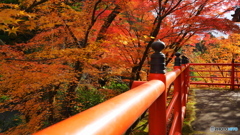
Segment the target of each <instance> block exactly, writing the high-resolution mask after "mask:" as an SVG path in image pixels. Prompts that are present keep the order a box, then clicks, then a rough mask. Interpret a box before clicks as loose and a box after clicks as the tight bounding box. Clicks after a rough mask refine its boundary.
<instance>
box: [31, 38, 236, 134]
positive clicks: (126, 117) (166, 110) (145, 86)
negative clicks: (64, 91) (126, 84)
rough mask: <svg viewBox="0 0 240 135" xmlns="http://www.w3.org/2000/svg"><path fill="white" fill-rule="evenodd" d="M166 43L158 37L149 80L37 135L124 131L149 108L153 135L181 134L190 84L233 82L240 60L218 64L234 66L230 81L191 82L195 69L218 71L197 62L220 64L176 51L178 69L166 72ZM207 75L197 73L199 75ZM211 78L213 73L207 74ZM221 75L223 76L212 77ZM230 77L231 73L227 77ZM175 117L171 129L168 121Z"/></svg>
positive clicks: (176, 66) (150, 132) (117, 132)
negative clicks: (195, 60) (169, 95)
mask: <svg viewBox="0 0 240 135" xmlns="http://www.w3.org/2000/svg"><path fill="white" fill-rule="evenodd" d="M164 47H165V44H164V43H163V42H161V41H156V42H154V43H153V44H152V48H153V49H154V51H155V53H154V54H153V55H152V56H151V68H150V75H149V77H148V80H149V81H146V82H145V81H135V82H134V83H133V85H132V88H131V90H129V91H127V92H125V93H122V94H121V95H119V96H116V97H114V98H112V99H110V100H108V101H105V102H103V103H101V104H99V105H97V106H94V107H92V108H90V109H88V110H86V111H84V112H81V113H79V114H77V115H75V116H72V117H70V118H68V119H66V120H63V121H61V122H59V123H57V124H55V125H52V126H50V127H48V128H46V129H43V130H41V131H39V132H37V133H35V134H34V135H92V134H96V135H122V134H124V133H125V132H126V130H127V129H128V128H129V127H130V126H131V125H132V124H133V123H134V122H135V121H136V120H137V119H138V118H139V117H140V116H141V115H142V114H143V113H144V112H145V111H148V114H149V120H148V123H149V125H148V127H149V133H148V134H149V135H166V134H169V135H181V134H182V126H183V120H184V116H185V110H186V103H187V99H188V92H189V88H190V84H194V85H203V84H204V85H206V84H211V85H229V86H230V88H231V89H234V88H235V87H236V86H240V84H236V81H235V80H236V75H237V71H235V70H234V69H235V67H237V66H240V64H236V63H234V62H233V63H231V64H218V65H224V66H230V67H231V68H230V69H231V70H227V71H222V72H229V74H230V75H231V76H230V77H229V79H230V81H229V83H227V84H226V83H225V84H224V83H223V84H220V83H207V82H204V83H203V82H192V81H191V82H190V71H192V72H215V71H210V70H201V71H199V70H198V71H197V70H193V69H192V67H193V66H199V65H201V66H213V65H215V66H216V65H217V64H189V63H188V58H187V57H184V56H183V57H182V59H181V58H180V54H179V53H176V58H175V63H174V69H173V70H172V71H170V72H167V73H166V72H165V55H164V54H163V53H161V51H162V50H163V49H164ZM197 77H201V78H203V76H193V78H197ZM206 78H209V77H206ZM210 78H213V79H214V78H215V79H219V77H213V76H212V77H210ZM224 78H227V77H224ZM171 84H173V85H174V90H173V96H172V99H171V101H170V102H169V103H168V104H167V93H168V88H169V87H170V85H171ZM170 117H173V120H172V123H171V125H170V127H171V128H170V129H169V130H167V121H168V119H170Z"/></svg>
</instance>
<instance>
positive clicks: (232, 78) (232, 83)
mask: <svg viewBox="0 0 240 135" xmlns="http://www.w3.org/2000/svg"><path fill="white" fill-rule="evenodd" d="M231 65H232V70H231V90H234V85H235V80H234V79H235V76H234V72H235V71H234V66H235V65H234V59H232V64H231Z"/></svg>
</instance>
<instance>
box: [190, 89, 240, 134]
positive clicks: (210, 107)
mask: <svg viewBox="0 0 240 135" xmlns="http://www.w3.org/2000/svg"><path fill="white" fill-rule="evenodd" d="M194 91H195V99H196V105H195V107H196V119H195V121H194V122H193V123H192V127H193V130H195V131H197V132H195V133H194V134H193V135H216V134H217V135H240V91H239V90H238V91H237V90H235V91H230V90H200V89H198V90H194ZM210 127H237V128H238V131H210ZM212 130H214V129H213V128H212Z"/></svg>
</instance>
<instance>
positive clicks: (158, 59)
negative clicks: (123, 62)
mask: <svg viewBox="0 0 240 135" xmlns="http://www.w3.org/2000/svg"><path fill="white" fill-rule="evenodd" d="M164 48H165V43H163V42H162V41H160V40H159V41H156V42H153V43H152V49H153V50H154V51H155V53H154V54H152V55H151V65H150V75H149V78H148V79H149V80H161V81H162V82H163V83H164V84H166V76H165V69H166V67H165V55H164V54H163V53H161V51H162V50H163V49H164ZM166 99H167V98H166V86H165V90H164V92H163V93H162V94H161V95H160V96H159V97H158V99H157V100H156V101H155V102H154V103H153V104H152V105H151V106H150V108H149V135H166V133H167V131H166V129H167V127H166V125H167V122H166Z"/></svg>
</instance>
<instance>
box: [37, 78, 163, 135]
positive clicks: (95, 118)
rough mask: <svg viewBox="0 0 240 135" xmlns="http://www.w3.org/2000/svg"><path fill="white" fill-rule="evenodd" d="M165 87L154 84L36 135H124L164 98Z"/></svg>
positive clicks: (159, 83) (148, 83)
mask: <svg viewBox="0 0 240 135" xmlns="http://www.w3.org/2000/svg"><path fill="white" fill-rule="evenodd" d="M164 87H165V85H164V84H163V82H161V81H158V80H152V81H149V82H147V83H145V84H142V85H141V86H139V87H137V88H134V89H132V90H130V91H127V92H125V93H123V94H121V95H119V96H117V97H114V98H112V99H110V100H108V101H106V102H103V103H101V104H99V105H97V106H95V107H92V108H90V109H88V110H86V111H84V112H82V113H79V114H77V115H75V116H72V117H70V118H68V119H66V120H64V121H61V122H59V123H57V124H55V125H52V126H50V127H48V128H46V129H44V130H42V131H39V132H37V133H35V134H34V135H67V134H68V135H91V134H98V135H106V134H114V135H118V134H123V133H124V132H125V131H126V130H127V129H128V128H129V127H130V126H131V125H132V123H133V122H135V120H136V119H137V118H138V117H139V116H140V115H141V114H142V113H143V112H144V111H145V110H147V109H148V108H149V106H150V105H151V104H152V103H153V102H154V101H155V100H156V99H157V98H158V97H159V95H161V94H162V93H163V91H164Z"/></svg>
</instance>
